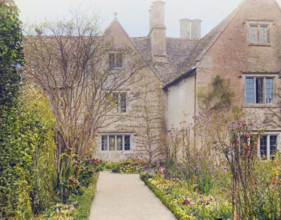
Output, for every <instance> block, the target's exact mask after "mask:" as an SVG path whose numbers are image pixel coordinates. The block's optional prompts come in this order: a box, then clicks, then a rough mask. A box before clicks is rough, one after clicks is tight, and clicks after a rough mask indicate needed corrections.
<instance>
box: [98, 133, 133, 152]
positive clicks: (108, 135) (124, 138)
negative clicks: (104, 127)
mask: <svg viewBox="0 0 281 220" xmlns="http://www.w3.org/2000/svg"><path fill="white" fill-rule="evenodd" d="M132 135H133V134H132V133H118V132H116V133H102V134H101V135H100V140H101V142H100V149H101V152H131V151H132V146H133V139H132ZM105 137H106V148H105V147H104V144H103V143H104V138H105ZM112 137H114V149H110V138H112ZM120 137H121V138H122V149H120V148H118V138H120ZM128 137H129V149H128V148H127V149H126V138H128Z"/></svg>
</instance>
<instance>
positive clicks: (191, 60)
mask: <svg viewBox="0 0 281 220" xmlns="http://www.w3.org/2000/svg"><path fill="white" fill-rule="evenodd" d="M246 1H247V0H244V1H242V2H241V3H240V5H239V6H238V7H237V8H236V9H235V10H233V11H232V12H231V13H230V14H229V15H228V16H227V17H226V18H225V19H223V20H222V21H221V22H220V23H219V24H218V25H217V26H215V27H214V28H213V29H212V30H211V31H210V32H209V33H208V34H206V35H205V36H204V37H203V38H201V39H200V40H199V41H198V43H197V45H196V46H195V47H194V49H193V50H192V52H191V56H189V57H187V58H186V59H185V60H184V61H183V62H182V63H180V64H179V68H178V72H177V74H175V75H176V77H175V78H173V79H171V80H170V81H169V82H167V83H166V85H168V84H169V83H170V82H172V81H175V80H177V78H179V77H181V76H182V75H183V74H185V73H186V72H189V71H190V70H191V69H192V68H193V67H194V66H195V64H196V62H198V61H200V60H201V59H202V57H203V56H204V55H205V54H206V52H207V51H208V50H209V49H210V47H211V46H212V45H213V44H214V42H215V41H216V40H217V39H218V37H219V36H221V34H222V33H223V32H224V30H225V29H226V28H227V27H228V25H229V24H230V22H231V21H232V20H233V18H234V17H235V16H236V14H237V12H238V11H239V10H240V9H241V8H242V7H243V6H244V4H245V2H246ZM208 38H209V39H208Z"/></svg>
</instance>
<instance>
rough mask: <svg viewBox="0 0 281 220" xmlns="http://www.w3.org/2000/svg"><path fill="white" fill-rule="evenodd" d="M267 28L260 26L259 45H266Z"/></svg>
mask: <svg viewBox="0 0 281 220" xmlns="http://www.w3.org/2000/svg"><path fill="white" fill-rule="evenodd" d="M267 36H268V35H267V26H260V31H259V43H262V44H266V43H268V42H269V41H268V39H267Z"/></svg>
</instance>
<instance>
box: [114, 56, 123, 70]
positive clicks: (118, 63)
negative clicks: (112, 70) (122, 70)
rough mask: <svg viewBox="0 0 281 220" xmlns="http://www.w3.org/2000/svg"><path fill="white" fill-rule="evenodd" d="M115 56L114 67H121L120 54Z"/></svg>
mask: <svg viewBox="0 0 281 220" xmlns="http://www.w3.org/2000/svg"><path fill="white" fill-rule="evenodd" d="M115 56H116V57H115V58H116V63H115V67H122V62H123V60H122V54H121V53H117V54H116V55H115Z"/></svg>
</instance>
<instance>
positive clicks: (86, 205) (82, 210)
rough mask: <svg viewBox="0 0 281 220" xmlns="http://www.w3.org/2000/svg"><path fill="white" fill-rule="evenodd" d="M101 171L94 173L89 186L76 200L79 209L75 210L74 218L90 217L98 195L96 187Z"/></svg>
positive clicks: (79, 219) (78, 219)
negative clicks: (92, 205) (93, 203)
mask: <svg viewBox="0 0 281 220" xmlns="http://www.w3.org/2000/svg"><path fill="white" fill-rule="evenodd" d="M98 177H99V173H95V174H94V175H93V180H92V182H91V183H90V185H89V187H88V188H86V189H85V190H84V193H83V195H82V196H78V197H77V198H75V200H76V201H77V203H78V206H77V209H76V210H75V211H74V219H77V220H85V219H88V217H89V215H90V210H91V204H92V202H93V200H94V198H95V195H96V187H97V181H98Z"/></svg>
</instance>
